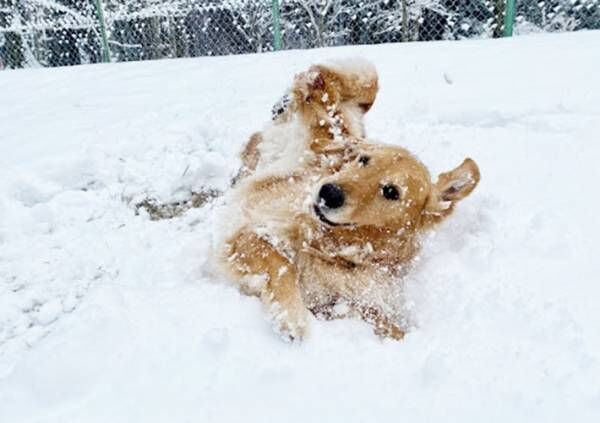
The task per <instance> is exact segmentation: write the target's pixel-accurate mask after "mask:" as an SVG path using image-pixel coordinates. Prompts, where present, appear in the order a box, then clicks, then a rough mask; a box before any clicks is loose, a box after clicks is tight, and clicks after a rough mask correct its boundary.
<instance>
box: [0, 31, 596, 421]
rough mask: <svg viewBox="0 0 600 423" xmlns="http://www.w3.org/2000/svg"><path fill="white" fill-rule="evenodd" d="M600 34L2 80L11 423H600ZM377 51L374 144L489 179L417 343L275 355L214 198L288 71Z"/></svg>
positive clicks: (452, 236)
mask: <svg viewBox="0 0 600 423" xmlns="http://www.w3.org/2000/svg"><path fill="white" fill-rule="evenodd" d="M599 43H600V33H599V32H587V33H576V34H564V35H553V36H551V35H536V36H530V37H523V38H515V39H510V40H497V41H465V42H455V43H445V42H442V43H427V44H406V45H382V46H376V47H353V48H336V49H326V50H313V51H301V52H284V53H279V54H264V55H253V56H239V57H224V58H202V59H192V60H170V61H157V62H144V63H129V64H119V65H98V66H81V67H76V68H66V69H54V70H25V71H18V72H3V73H2V75H1V77H0V99H1V102H0V421H2V422H23V421H36V422H37V421H43V422H71V421H72V422H81V421H85V422H94V421H98V422H105V421H111V422H131V421H147V422H150V421H222V422H234V421H240V420H242V419H244V420H247V421H274V420H275V419H277V418H281V419H284V420H285V421H298V422H301V421H302V422H306V421H314V420H318V421H357V422H358V421H361V422H370V421H395V420H405V421H435V420H441V419H445V420H451V421H459V420H460V421H463V422H464V421H481V420H482V419H484V420H486V421H498V422H506V421H515V420H516V421H540V422H541V421H544V422H547V421H564V420H566V419H569V420H571V421H598V419H599V418H600V384H599V383H598V381H600V354H599V353H598V351H600V308H599V306H598V304H599V299H600V286H599V284H598V274H599V273H600V272H599V270H600V262H599V261H598V257H599V256H600V254H599V253H600V251H599V250H600V249H599V247H598V241H597V240H598V239H599V238H600V229H599V225H598V218H597V208H598V206H599V200H598V199H597V198H596V194H595V193H596V192H597V190H598V189H597V187H596V186H595V183H596V182H597V180H598V170H597V165H598V163H599V162H600V144H599V142H598V134H599V133H600V72H598V69H599V68H600V56H599V55H598V44H599ZM349 56H350V57H355V56H359V57H365V58H367V59H369V60H371V61H373V62H374V63H375V64H376V66H377V68H378V70H379V73H380V81H381V93H380V96H379V98H378V101H377V102H376V104H375V106H374V108H373V109H372V111H371V112H370V113H369V115H368V118H367V130H368V132H369V134H370V136H372V137H374V138H376V139H379V140H381V141H385V142H389V143H398V144H401V145H403V146H405V147H407V148H409V149H410V150H411V151H413V152H414V153H416V154H417V155H418V156H419V157H420V158H421V159H422V160H423V161H424V162H425V163H426V164H427V165H428V166H430V169H431V170H432V173H438V172H443V171H445V170H448V169H450V168H452V167H454V166H455V165H457V164H458V163H460V161H461V160H462V159H463V158H464V157H465V156H471V157H473V158H475V159H476V160H477V162H478V163H479V166H480V168H481V170H482V176H483V179H482V183H481V185H480V186H479V187H478V189H477V190H476V192H475V193H474V194H473V195H472V196H471V197H469V199H467V200H465V201H464V202H463V203H461V204H460V207H458V209H457V211H456V213H455V215H454V216H453V217H452V218H451V219H449V220H448V222H447V223H446V224H444V225H443V226H442V227H440V228H439V230H438V231H437V232H436V233H432V234H430V235H429V236H428V237H427V239H426V241H425V248H424V251H423V254H422V256H421V257H420V262H419V265H418V268H417V270H416V271H415V272H414V273H413V274H412V275H411V277H410V278H409V280H408V282H407V284H408V290H407V297H408V299H409V303H410V304H411V306H412V310H413V316H412V318H413V320H414V321H415V327H414V329H413V330H412V331H411V332H410V333H409V334H408V335H407V337H406V339H405V340H404V341H403V342H400V343H396V342H392V341H380V340H379V339H377V338H376V337H374V336H373V335H372V333H371V330H370V328H369V327H368V326H367V325H365V324H363V323H361V322H357V321H349V320H346V321H337V322H317V321H314V322H312V323H311V329H312V332H311V335H310V336H309V338H308V339H307V341H306V342H305V343H304V344H302V345H288V344H284V343H282V342H281V341H280V340H279V339H278V338H277V337H276V335H274V334H273V333H272V331H271V329H270V327H269V325H268V323H267V322H266V321H265V315H264V313H263V312H262V311H261V309H260V305H259V303H258V301H257V300H256V299H253V298H248V297H244V296H241V295H240V294H238V293H237V291H236V290H235V289H234V288H232V287H230V286H229V285H227V284H226V283H222V282H223V281H220V280H217V279H215V278H213V277H210V276H209V275H208V267H209V266H208V264H207V262H206V260H207V255H208V251H209V249H210V243H211V238H212V235H213V234H214V233H215V231H217V230H218V228H214V227H213V226H212V225H211V222H212V220H213V217H214V215H215V211H217V210H218V209H219V208H220V204H219V201H218V200H217V201H215V202H213V203H211V204H209V205H207V206H205V207H204V208H200V209H192V210H190V211H188V212H187V213H185V214H184V215H183V216H181V217H178V218H175V219H172V220H161V221H152V220H151V219H150V217H149V216H148V215H147V214H145V213H144V211H143V210H142V211H141V212H140V214H139V215H136V213H135V205H136V204H137V203H139V202H140V201H141V200H143V199H145V198H155V199H157V200H159V201H164V202H175V201H183V200H185V199H186V198H188V197H189V195H190V192H191V191H198V190H200V189H201V188H203V187H206V186H209V187H211V188H216V189H220V190H223V189H226V188H227V184H228V180H229V178H230V176H231V175H233V174H234V173H235V171H236V170H237V167H238V161H237V158H236V153H237V151H238V150H239V149H240V148H241V146H242V144H243V142H244V141H245V140H246V139H247V137H248V136H249V134H251V133H252V132H253V131H254V130H256V129H259V128H260V127H261V126H262V123H263V122H264V121H265V120H267V119H269V116H270V107H271V105H272V104H273V103H274V102H275V101H276V100H277V99H278V98H279V97H280V96H281V94H282V93H283V92H284V89H285V88H286V87H287V86H288V84H289V82H290V80H291V76H292V75H293V73H294V72H297V71H299V70H302V69H305V68H306V67H307V66H308V65H310V64H312V63H315V62H320V61H328V60H330V59H335V58H344V57H349Z"/></svg>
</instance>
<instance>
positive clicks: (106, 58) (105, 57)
mask: <svg viewBox="0 0 600 423" xmlns="http://www.w3.org/2000/svg"><path fill="white" fill-rule="evenodd" d="M94 2H95V3H96V14H97V15H98V26H99V27H100V42H101V44H102V61H103V62H104V63H108V62H110V48H109V47H108V37H107V35H106V24H105V22H104V9H103V8H102V0H94Z"/></svg>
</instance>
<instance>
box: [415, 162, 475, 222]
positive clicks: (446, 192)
mask: <svg viewBox="0 0 600 423" xmlns="http://www.w3.org/2000/svg"><path fill="white" fill-rule="evenodd" d="M480 178H481V175H480V174H479V167H477V163H475V162H474V161H473V160H472V159H465V161H464V162H462V164H461V165H460V166H458V167H457V168H456V169H454V170H451V171H450V172H445V173H442V174H440V175H439V176H438V180H437V183H436V184H435V185H433V187H432V190H431V194H430V195H429V198H428V199H427V203H426V205H425V208H424V209H423V225H424V226H426V225H428V224H433V223H437V222H440V221H441V220H443V219H444V218H445V217H446V216H448V215H449V214H450V213H452V210H453V209H454V205H455V204H456V203H457V202H458V201H460V200H462V199H463V198H465V197H466V196H467V195H469V194H470V193H471V192H472V191H473V190H474V189H475V187H476V186H477V184H478V183H479V180H480Z"/></svg>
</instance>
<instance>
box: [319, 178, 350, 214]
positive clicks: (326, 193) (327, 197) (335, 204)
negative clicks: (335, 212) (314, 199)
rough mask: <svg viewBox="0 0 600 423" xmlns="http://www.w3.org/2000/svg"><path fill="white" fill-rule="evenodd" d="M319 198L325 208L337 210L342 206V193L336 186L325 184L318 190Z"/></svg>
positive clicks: (343, 199)
mask: <svg viewBox="0 0 600 423" xmlns="http://www.w3.org/2000/svg"><path fill="white" fill-rule="evenodd" d="M319 198H320V199H321V200H322V201H323V202H324V203H325V207H328V208H330V209H337V208H339V207H342V206H343V205H344V201H345V199H346V198H345V196H344V191H342V189H341V188H340V187H339V186H338V185H336V184H325V185H323V186H322V187H321V189H320V190H319Z"/></svg>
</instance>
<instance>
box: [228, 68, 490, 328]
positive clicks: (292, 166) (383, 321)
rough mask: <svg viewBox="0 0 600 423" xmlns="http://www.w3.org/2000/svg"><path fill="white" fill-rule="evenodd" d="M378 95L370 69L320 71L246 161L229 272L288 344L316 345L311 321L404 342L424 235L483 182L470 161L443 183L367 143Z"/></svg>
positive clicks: (300, 83) (295, 92)
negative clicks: (339, 322) (412, 273)
mask: <svg viewBox="0 0 600 423" xmlns="http://www.w3.org/2000/svg"><path fill="white" fill-rule="evenodd" d="M377 89H378V83H377V73H376V71H375V69H374V68H373V66H372V65H370V64H368V63H364V62H360V61H355V62H346V63H336V64H333V65H319V66H313V67H311V68H310V69H309V70H308V71H307V72H303V73H301V74H299V75H297V76H296V77H295V79H294V82H293V85H292V87H291V90H290V92H289V93H288V94H287V95H286V96H285V97H284V99H283V100H282V101H281V103H280V104H278V105H276V108H275V110H274V116H273V122H272V123H271V124H270V125H268V126H267V128H265V130H263V131H262V132H261V133H258V134H255V135H253V136H252V137H251V139H250V141H249V142H248V143H247V145H246V147H245V149H244V151H243V153H242V161H243V164H244V168H243V170H242V172H241V173H240V175H238V178H237V181H236V186H235V188H234V192H233V193H232V200H231V201H232V202H233V204H232V207H234V208H235V210H236V213H239V214H240V219H241V222H240V223H239V224H238V225H237V226H236V227H235V230H234V232H233V235H231V236H230V238H229V239H228V240H227V242H226V243H225V247H224V251H223V257H222V259H223V260H222V261H223V264H224V265H225V267H226V269H227V271H228V272H229V274H230V275H231V276H232V278H233V279H234V280H235V281H236V282H237V284H238V286H239V288H240V289H241V290H242V292H244V293H246V294H249V295H256V296H258V297H260V299H261V300H262V302H263V303H264V305H265V306H266V309H267V311H268V313H270V315H271V317H272V320H273V322H274V325H275V327H276V329H277V330H278V331H279V332H280V333H281V334H282V335H284V336H285V337H286V338H288V339H291V340H299V339H302V338H303V337H304V336H305V335H306V333H307V329H308V328H307V315H308V313H309V312H312V313H313V314H314V315H316V316H317V317H321V318H325V319H333V318H341V317H350V316H358V317H360V318H362V319H363V320H364V321H366V322H368V323H370V324H372V325H373V326H374V330H375V332H376V333H377V334H378V335H380V336H384V337H391V338H394V339H401V338H402V337H403V336H404V332H403V329H402V327H401V326H400V321H401V317H402V316H401V315H400V314H401V312H400V309H399V307H398V303H397V288H398V285H399V280H400V278H401V276H402V275H404V274H405V273H406V271H407V269H408V267H409V265H410V263H411V260H412V259H413V258H414V257H415V255H416V254H417V252H418V250H419V242H418V235H419V234H420V233H421V232H422V231H424V230H426V229H427V228H430V227H431V226H432V225H434V224H437V223H439V222H441V221H442V220H443V219H445V218H446V217H448V216H449V215H450V213H452V211H453V209H454V207H455V205H456V203H457V202H458V201H460V200H461V199H463V198H465V197H466V196H467V195H469V194H470V193H471V191H473V189H474V188H475V187H476V186H477V184H478V182H479V177H480V176H479V170H478V168H477V165H476V164H475V162H474V161H473V160H471V159H466V160H465V161H464V162H463V163H462V164H461V165H460V166H458V167H457V168H455V169H454V170H451V171H450V172H447V173H443V174H441V175H439V177H438V179H437V182H435V183H433V182H432V181H431V178H430V175H429V172H428V171H427V168H426V167H425V166H424V165H423V164H422V163H421V162H419V161H418V160H417V159H416V158H415V157H414V156H413V155H411V154H410V153H409V152H408V151H406V150H405V149H403V148H400V147H396V146H390V145H381V144H373V143H370V142H368V140H367V139H366V138H365V134H364V129H363V116H364V114H365V113H366V112H368V110H369V109H370V108H371V106H372V104H373V102H374V101H375V97H376V95H377Z"/></svg>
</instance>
